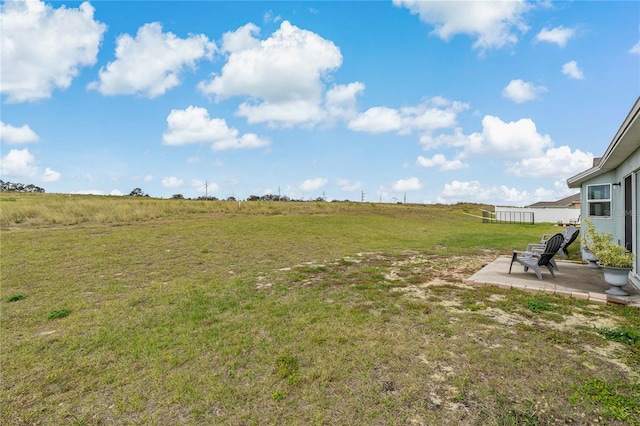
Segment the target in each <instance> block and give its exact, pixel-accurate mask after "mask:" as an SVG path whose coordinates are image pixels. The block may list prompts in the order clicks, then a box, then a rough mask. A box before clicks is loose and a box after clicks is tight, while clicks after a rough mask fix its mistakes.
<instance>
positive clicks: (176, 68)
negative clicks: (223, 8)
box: [88, 22, 216, 98]
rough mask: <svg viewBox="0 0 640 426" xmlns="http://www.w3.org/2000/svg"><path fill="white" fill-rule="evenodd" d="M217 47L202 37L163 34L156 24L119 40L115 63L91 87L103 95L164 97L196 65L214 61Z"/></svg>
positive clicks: (144, 26)
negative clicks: (182, 73) (133, 36)
mask: <svg viewBox="0 0 640 426" xmlns="http://www.w3.org/2000/svg"><path fill="white" fill-rule="evenodd" d="M215 49H216V46H215V43H213V42H211V41H209V39H208V38H207V37H206V36H204V35H202V34H200V35H191V36H189V37H188V38H186V39H182V38H179V37H177V36H176V35H175V34H173V33H163V32H162V25H161V24H159V23H157V22H153V23H150V24H145V25H143V26H142V27H140V28H139V29H138V33H137V34H136V37H135V38H132V37H131V36H130V35H129V34H123V35H121V36H119V37H118V39H117V40H116V51H115V55H116V60H115V61H113V62H109V63H108V64H107V66H106V68H102V69H100V72H99V77H100V80H99V81H95V82H93V83H90V84H89V85H88V88H90V89H96V90H98V91H99V92H100V93H102V94H103V95H131V94H142V95H144V96H147V97H149V98H154V97H156V96H160V95H163V94H164V93H165V92H166V91H167V90H170V89H172V88H173V87H175V86H177V85H179V84H180V73H181V72H182V71H184V69H185V68H190V69H194V68H195V66H196V61H198V60H200V59H202V58H209V59H210V58H212V57H213V53H214V51H215Z"/></svg>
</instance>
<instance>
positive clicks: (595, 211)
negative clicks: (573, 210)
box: [587, 183, 611, 217]
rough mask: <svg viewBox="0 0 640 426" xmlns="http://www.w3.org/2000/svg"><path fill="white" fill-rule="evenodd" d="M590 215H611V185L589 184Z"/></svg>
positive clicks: (588, 203)
mask: <svg viewBox="0 0 640 426" xmlns="http://www.w3.org/2000/svg"><path fill="white" fill-rule="evenodd" d="M587 205H588V206H589V217H611V185H610V184H608V183H607V184H603V185H588V186H587Z"/></svg>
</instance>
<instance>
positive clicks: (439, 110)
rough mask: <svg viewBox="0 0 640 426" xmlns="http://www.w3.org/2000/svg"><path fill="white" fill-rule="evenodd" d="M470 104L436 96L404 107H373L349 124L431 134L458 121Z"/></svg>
mask: <svg viewBox="0 0 640 426" xmlns="http://www.w3.org/2000/svg"><path fill="white" fill-rule="evenodd" d="M468 108H469V105H468V104H466V103H463V102H457V101H450V100H448V99H445V98H442V97H435V98H432V99H430V100H427V101H425V102H423V103H422V104H419V105H417V106H412V107H404V108H400V109H395V108H388V107H372V108H369V109H368V110H366V111H365V112H363V113H360V114H358V115H357V116H356V117H355V118H353V119H352V120H351V121H350V122H349V124H348V128H349V129H351V130H354V131H358V132H368V133H374V134H375V133H383V132H391V131H397V132H399V133H400V134H408V133H411V132H412V131H413V130H417V131H419V132H422V133H426V134H429V132H432V131H434V130H437V129H443V128H449V127H453V126H455V125H456V122H457V116H458V113H460V112H462V111H464V110H466V109H468Z"/></svg>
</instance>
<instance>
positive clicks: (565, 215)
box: [494, 206, 580, 223]
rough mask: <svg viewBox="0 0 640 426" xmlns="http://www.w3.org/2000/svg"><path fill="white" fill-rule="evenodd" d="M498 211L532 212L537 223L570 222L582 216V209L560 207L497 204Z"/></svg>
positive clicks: (496, 209)
mask: <svg viewBox="0 0 640 426" xmlns="http://www.w3.org/2000/svg"><path fill="white" fill-rule="evenodd" d="M494 209H495V210H494V211H495V212H496V213H498V212H532V213H533V220H534V222H535V223H560V222H561V223H570V222H571V221H575V220H577V219H578V217H579V216H580V209H571V208H559V207H547V208H544V207H500V206H495V207H494Z"/></svg>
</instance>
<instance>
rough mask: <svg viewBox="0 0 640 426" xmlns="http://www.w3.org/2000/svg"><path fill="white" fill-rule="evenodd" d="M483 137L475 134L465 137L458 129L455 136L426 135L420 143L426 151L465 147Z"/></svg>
mask: <svg viewBox="0 0 640 426" xmlns="http://www.w3.org/2000/svg"><path fill="white" fill-rule="evenodd" d="M481 137H482V136H481V135H479V134H477V133H475V134H474V135H470V136H469V135H465V134H464V133H463V132H462V129H461V128H459V127H456V128H455V129H454V133H453V134H442V133H441V134H439V135H436V136H433V135H432V134H431V133H425V134H423V135H422V136H420V143H421V144H422V146H423V148H424V149H425V150H430V149H434V148H439V147H443V146H444V147H464V146H467V145H468V144H469V143H471V142H470V139H474V138H481Z"/></svg>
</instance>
